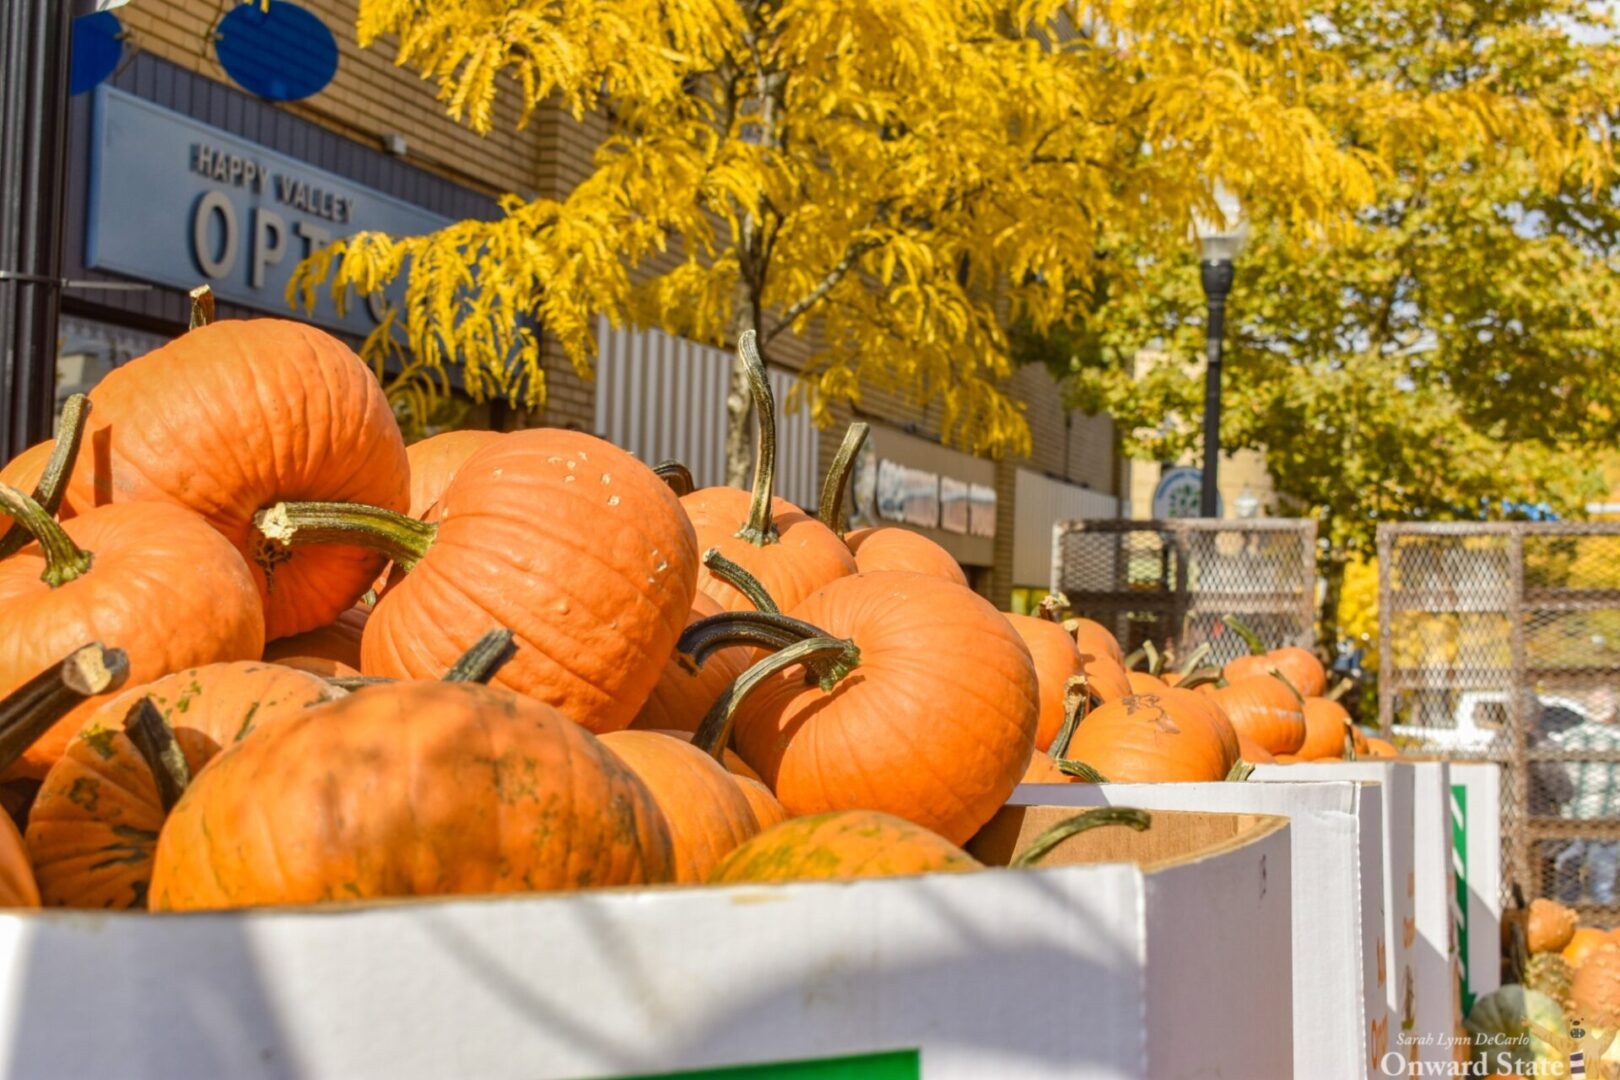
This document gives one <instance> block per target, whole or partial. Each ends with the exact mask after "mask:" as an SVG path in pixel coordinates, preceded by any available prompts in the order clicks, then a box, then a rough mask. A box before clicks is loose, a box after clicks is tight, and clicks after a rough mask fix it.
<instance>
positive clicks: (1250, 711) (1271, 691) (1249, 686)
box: [1213, 675, 1305, 754]
mask: <svg viewBox="0 0 1620 1080" xmlns="http://www.w3.org/2000/svg"><path fill="white" fill-rule="evenodd" d="M1213 696H1214V698H1215V700H1216V701H1217V702H1219V703H1220V706H1221V709H1222V710H1223V711H1224V712H1225V713H1226V718H1227V719H1228V720H1230V721H1231V722H1232V727H1233V728H1234V729H1236V731H1237V733H1238V734H1239V735H1247V736H1248V737H1249V739H1250V740H1251V741H1253V742H1255V743H1257V744H1258V745H1260V746H1263V747H1264V748H1265V749H1266V750H1267V751H1269V752H1270V753H1272V754H1297V753H1298V752H1299V748H1300V747H1301V746H1303V745H1305V708H1304V704H1303V703H1302V702H1301V701H1300V699H1299V695H1297V694H1295V693H1294V691H1293V690H1292V689H1290V688H1289V686H1288V684H1287V683H1285V682H1283V681H1282V680H1281V679H1277V678H1273V677H1272V676H1270V675H1259V676H1251V677H1250V678H1246V679H1239V680H1237V681H1236V682H1232V683H1228V684H1227V685H1226V686H1223V687H1221V688H1220V689H1218V690H1215V691H1214V692H1213Z"/></svg>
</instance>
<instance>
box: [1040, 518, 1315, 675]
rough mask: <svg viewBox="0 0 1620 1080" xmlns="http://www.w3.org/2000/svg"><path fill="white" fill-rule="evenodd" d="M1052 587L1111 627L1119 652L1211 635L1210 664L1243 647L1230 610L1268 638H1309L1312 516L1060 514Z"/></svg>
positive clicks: (1186, 643) (1186, 645)
mask: <svg viewBox="0 0 1620 1080" xmlns="http://www.w3.org/2000/svg"><path fill="white" fill-rule="evenodd" d="M1052 589H1053V591H1054V592H1059V593H1062V594H1063V595H1064V596H1066V597H1068V599H1069V603H1070V605H1071V606H1072V607H1073V609H1074V610H1075V612H1076V613H1077V614H1080V615H1084V616H1086V617H1087V618H1091V619H1095V620H1097V621H1098V622H1100V623H1102V624H1103V625H1104V626H1106V627H1108V629H1109V630H1111V631H1113V633H1114V636H1115V637H1117V638H1118V639H1119V642H1120V644H1121V645H1122V646H1123V647H1124V649H1125V651H1126V652H1130V651H1132V650H1134V649H1135V648H1136V647H1137V646H1139V645H1141V644H1142V642H1144V641H1148V640H1152V641H1153V642H1154V644H1155V645H1160V646H1162V645H1164V644H1165V643H1166V642H1174V643H1175V645H1176V648H1177V650H1178V654H1179V655H1182V656H1185V655H1187V654H1188V653H1190V652H1191V651H1193V650H1195V649H1197V648H1198V647H1199V646H1200V645H1202V644H1204V643H1206V642H1207V643H1208V644H1209V646H1210V648H1211V649H1212V650H1213V655H1212V657H1211V661H1210V662H1212V663H1217V664H1222V663H1225V662H1226V661H1227V660H1230V659H1233V658H1234V657H1237V656H1241V655H1243V654H1244V653H1245V652H1247V649H1245V648H1244V646H1243V642H1242V640H1241V639H1240V638H1239V637H1238V636H1237V635H1236V634H1234V633H1231V632H1230V631H1229V630H1228V629H1227V627H1226V626H1225V625H1224V624H1223V623H1222V622H1221V616H1222V615H1235V616H1237V617H1239V618H1241V619H1242V620H1243V621H1244V622H1246V623H1247V624H1248V625H1249V626H1250V627H1252V628H1253V629H1254V630H1255V632H1256V633H1258V634H1259V635H1260V637H1261V639H1262V640H1264V641H1266V642H1267V643H1268V644H1270V645H1273V646H1276V645H1284V644H1296V645H1306V646H1308V645H1310V644H1312V643H1313V642H1314V641H1315V637H1316V634H1315V618H1316V522H1315V521H1314V520H1304V519H1301V520H1296V519H1291V518H1261V519H1255V520H1237V521H1228V520H1219V519H1206V518H1189V519H1177V520H1167V521H1129V520H1112V521H1060V522H1058V523H1057V524H1056V525H1055V526H1054V527H1053V537H1052Z"/></svg>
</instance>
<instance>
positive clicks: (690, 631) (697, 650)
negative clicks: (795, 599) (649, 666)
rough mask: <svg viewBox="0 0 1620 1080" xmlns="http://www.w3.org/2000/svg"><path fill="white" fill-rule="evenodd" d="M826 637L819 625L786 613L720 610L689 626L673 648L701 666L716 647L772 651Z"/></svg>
mask: <svg viewBox="0 0 1620 1080" xmlns="http://www.w3.org/2000/svg"><path fill="white" fill-rule="evenodd" d="M828 636H830V635H828V634H827V633H825V632H824V631H822V630H820V629H819V628H817V627H814V626H811V625H810V624H809V623H807V622H801V621H799V620H798V619H794V618H789V617H788V616H786V615H778V614H772V613H770V612H767V611H722V612H721V613H720V614H718V615H710V616H709V617H708V618H706V619H699V620H698V621H697V622H695V623H693V624H692V625H691V626H688V627H687V628H686V629H685V630H684V631H682V633H681V636H680V640H679V641H677V642H676V643H675V650H676V651H677V652H681V653H685V654H686V655H687V656H690V657H691V658H692V659H693V661H694V662H695V663H696V664H697V665H698V667H702V666H703V662H704V661H705V660H707V659H708V658H709V657H710V656H712V655H713V654H714V652H715V651H716V650H718V649H724V648H726V647H728V646H731V645H749V646H753V647H755V648H760V649H772V650H775V649H782V648H786V647H787V646H789V645H792V644H794V643H796V642H800V641H804V640H806V639H808V638H813V637H828Z"/></svg>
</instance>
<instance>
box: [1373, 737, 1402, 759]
mask: <svg viewBox="0 0 1620 1080" xmlns="http://www.w3.org/2000/svg"><path fill="white" fill-rule="evenodd" d="M1367 754H1368V756H1369V757H1375V758H1398V757H1400V756H1401V752H1400V751H1399V750H1397V749H1396V748H1395V744H1394V743H1392V742H1390V741H1389V740H1388V739H1380V738H1376V737H1374V736H1372V735H1369V736H1367Z"/></svg>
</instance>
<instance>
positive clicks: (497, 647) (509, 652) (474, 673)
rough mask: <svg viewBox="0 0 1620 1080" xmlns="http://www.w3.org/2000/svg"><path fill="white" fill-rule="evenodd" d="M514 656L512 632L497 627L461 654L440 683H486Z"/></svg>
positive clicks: (515, 647)
mask: <svg viewBox="0 0 1620 1080" xmlns="http://www.w3.org/2000/svg"><path fill="white" fill-rule="evenodd" d="M516 655H517V645H516V644H515V643H514V642H513V635H512V631H510V630H508V629H507V628H506V627H504V626H502V627H498V628H496V629H494V630H491V631H489V633H487V634H485V635H484V636H483V637H481V638H479V639H478V640H477V641H476V642H474V643H473V647H472V648H470V649H468V650H467V651H466V652H464V653H462V654H461V658H460V659H458V660H457V661H456V662H455V664H454V665H452V666H451V668H450V670H449V671H447V672H445V673H444V679H443V680H442V681H443V682H470V683H487V682H489V680H491V679H493V678H494V677H495V673H496V672H498V671H500V670H501V668H502V667H504V666H505V665H506V662H507V661H508V660H510V659H512V657H514V656H516Z"/></svg>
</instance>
